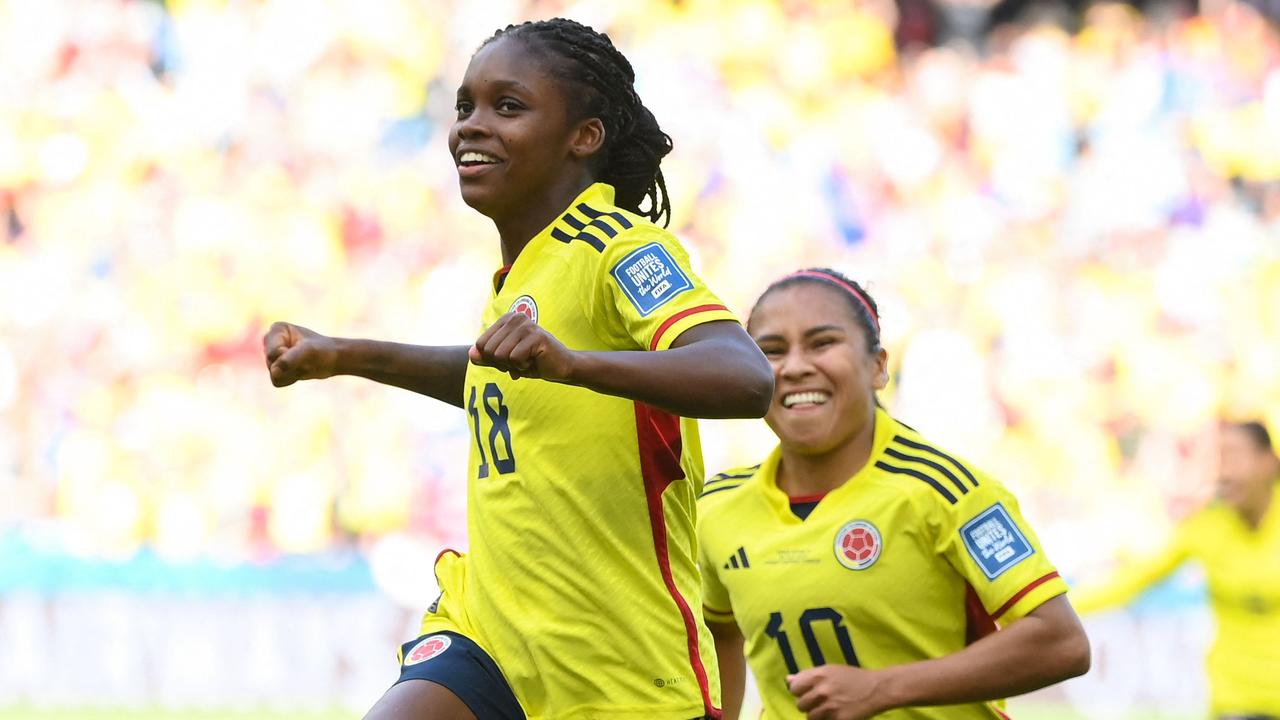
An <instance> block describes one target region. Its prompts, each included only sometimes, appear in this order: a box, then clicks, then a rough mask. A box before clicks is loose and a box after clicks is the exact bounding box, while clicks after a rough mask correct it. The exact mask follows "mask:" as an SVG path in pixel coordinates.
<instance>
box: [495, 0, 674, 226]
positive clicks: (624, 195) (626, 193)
mask: <svg viewBox="0 0 1280 720" xmlns="http://www.w3.org/2000/svg"><path fill="white" fill-rule="evenodd" d="M501 37H513V38H520V39H522V40H525V41H527V42H529V43H530V47H532V48H535V49H538V50H541V51H544V52H546V53H548V54H549V55H552V56H554V57H555V58H556V59H558V60H560V62H554V63H552V69H553V72H554V74H555V75H556V76H557V77H560V78H561V79H564V80H567V81H569V82H572V83H574V84H576V85H579V86H581V87H582V88H583V89H584V90H586V92H585V93H584V94H583V96H584V100H583V106H582V107H580V108H577V110H578V112H579V115H580V117H598V118H600V122H601V123H602V124H603V125H604V130H605V138H604V147H603V148H602V149H601V152H600V158H599V160H597V166H598V168H599V173H600V179H601V180H603V181H604V182H607V183H609V184H610V185H612V186H613V187H614V189H615V190H616V192H617V198H616V202H617V203H618V206H619V207H622V208H625V209H627V210H631V211H632V212H635V213H637V214H639V215H644V216H645V217H648V218H649V219H650V220H652V221H653V222H655V223H659V222H660V223H661V224H663V225H666V224H667V223H669V222H670V221H671V200H670V198H669V197H668V195H667V183H666V180H665V178H663V176H662V170H661V167H660V165H661V163H662V158H664V157H666V155H667V153H669V152H671V148H672V144H671V137H670V136H669V135H667V134H666V133H665V132H663V131H662V128H661V127H659V126H658V120H657V118H655V117H654V116H653V113H652V112H651V111H650V110H649V108H647V107H645V106H644V103H643V102H641V100H640V96H639V95H638V94H637V93H636V89H635V79H636V73H635V70H634V69H633V68H632V67H631V63H630V62H629V61H628V60H627V58H626V57H625V56H624V55H623V54H622V53H621V52H619V51H618V49H617V48H616V47H614V45H613V42H612V41H611V40H610V39H609V36H608V35H606V34H604V33H599V32H596V31H595V30H593V29H591V28H589V27H587V26H586V25H583V24H581V23H577V22H574V21H573V20H567V19H565V18H555V19H552V20H539V21H536V22H526V23H522V24H520V25H508V26H507V27H506V28H504V29H502V30H499V31H498V32H496V33H494V35H493V37H491V38H489V39H488V40H486V41H485V42H484V45H488V44H489V43H491V42H493V41H494V40H497V39H498V38H501ZM484 45H481V47H484ZM646 200H647V201H648V207H647V208H646V209H641V206H642V205H643V204H645V201H646Z"/></svg>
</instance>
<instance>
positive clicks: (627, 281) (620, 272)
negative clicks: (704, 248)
mask: <svg viewBox="0 0 1280 720" xmlns="http://www.w3.org/2000/svg"><path fill="white" fill-rule="evenodd" d="M609 274H611V275H613V279H614V280H617V281H618V287H621V288H622V292H623V293H625V294H626V296H627V299H628V300H630V301H631V304H632V305H634V306H635V308H636V310H637V311H638V312H639V313H640V315H641V317H644V316H647V315H649V313H652V312H653V311H654V310H657V309H658V308H660V307H662V306H663V305H665V304H667V302H669V301H670V300H671V298H673V297H675V296H677V295H679V294H680V293H682V292H684V291H686V290H690V289H692V288H693V282H692V281H690V280H689V276H688V275H686V274H685V273H684V271H683V270H681V269H680V265H679V263H677V262H676V261H675V258H673V257H671V253H670V251H668V250H667V249H666V248H665V247H663V246H662V244H661V243H657V242H652V243H649V244H648V245H645V246H644V247H641V248H638V249H636V250H633V251H632V252H631V253H630V254H628V255H627V256H626V257H624V258H622V260H620V261H618V264H617V265H614V266H613V269H612V270H610V271H609Z"/></svg>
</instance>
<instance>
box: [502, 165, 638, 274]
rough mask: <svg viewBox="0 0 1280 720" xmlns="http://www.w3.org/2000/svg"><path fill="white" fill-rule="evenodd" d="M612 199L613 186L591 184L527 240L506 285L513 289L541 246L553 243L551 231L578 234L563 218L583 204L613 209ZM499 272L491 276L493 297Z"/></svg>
mask: <svg viewBox="0 0 1280 720" xmlns="http://www.w3.org/2000/svg"><path fill="white" fill-rule="evenodd" d="M613 199H614V189H613V186H612V185H610V184H609V183H602V182H598V183H592V184H591V185H590V186H588V187H587V189H586V190H583V191H582V192H581V193H578V197H576V198H574V199H573V200H572V201H571V202H570V203H569V204H568V205H567V206H565V209H564V210H562V211H561V212H560V214H559V215H558V216H556V219H555V220H552V221H551V223H550V224H548V225H547V226H546V227H544V228H542V230H540V231H539V232H538V234H537V235H534V236H533V238H532V239H531V240H529V242H528V244H526V245H525V246H524V249H523V250H521V251H520V254H519V255H518V256H517V257H516V259H515V262H513V263H511V269H510V270H508V271H507V279H506V285H507V286H509V287H515V285H513V281H514V280H516V279H517V276H518V275H519V274H520V270H521V268H523V267H524V266H526V265H530V264H532V263H533V262H535V261H534V258H535V257H536V256H537V255H538V254H539V253H540V252H541V251H542V248H543V246H545V245H546V244H547V243H548V242H553V240H552V239H551V231H552V230H555V229H556V228H560V230H562V231H564V232H567V233H577V232H578V231H577V230H574V229H573V227H572V226H570V225H569V223H567V222H565V219H564V218H565V216H566V215H568V214H569V213H570V212H571V211H572V210H573V209H574V208H576V207H578V206H579V205H581V204H583V203H587V204H594V205H595V206H596V207H600V206H607V207H613V206H614V205H613ZM501 272H502V271H501V270H499V271H498V272H497V273H494V276H493V291H494V294H495V295H496V294H498V292H499V291H498V280H499V277H500V273H501Z"/></svg>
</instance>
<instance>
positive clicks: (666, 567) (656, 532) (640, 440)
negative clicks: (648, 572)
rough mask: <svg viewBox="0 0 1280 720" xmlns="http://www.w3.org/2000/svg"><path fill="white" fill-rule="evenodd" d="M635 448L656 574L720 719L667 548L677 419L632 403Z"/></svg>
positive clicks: (679, 471)
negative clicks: (666, 495)
mask: <svg viewBox="0 0 1280 720" xmlns="http://www.w3.org/2000/svg"><path fill="white" fill-rule="evenodd" d="M635 414H636V444H637V446H638V449H639V452H640V474H641V476H642V477H643V479H644V494H645V500H646V503H647V505H648V508H649V526H650V530H651V532H652V534H653V549H654V553H655V554H656V556H657V561H658V571H659V572H660V573H661V575H662V582H663V583H664V584H665V585H666V586H667V592H668V593H670V595H671V601H672V602H673V603H674V604H675V606H676V609H677V610H678V611H679V613H680V618H681V620H683V622H684V631H685V639H686V640H687V641H688V645H689V665H690V667H691V668H692V669H693V676H694V677H695V678H696V679H697V682H698V689H699V690H700V691H701V693H702V704H703V706H704V708H705V710H706V714H707V715H708V716H709V717H719V716H720V709H719V708H717V707H716V706H715V703H714V702H712V700H711V682H710V680H709V679H708V676H707V669H706V667H705V666H704V665H703V664H702V650H701V648H699V646H698V645H699V643H698V621H697V619H696V618H695V617H694V615H693V610H692V608H690V607H689V603H688V602H687V601H686V600H685V599H684V596H683V595H681V594H680V587H679V586H678V585H676V580H675V576H674V575H673V574H672V571H671V557H670V553H669V549H668V546H667V519H666V512H665V510H664V509H663V502H662V492H663V491H664V490H666V489H667V486H668V485H670V484H671V483H673V482H675V481H676V480H679V479H681V478H683V477H684V476H685V475H684V470H683V468H681V466H680V455H681V451H682V445H683V442H684V440H683V437H682V436H681V434H680V418H679V417H676V416H675V415H672V414H671V413H667V412H663V411H662V410H658V409H657V408H654V407H650V406H648V405H645V404H643V403H639V402H637V403H635Z"/></svg>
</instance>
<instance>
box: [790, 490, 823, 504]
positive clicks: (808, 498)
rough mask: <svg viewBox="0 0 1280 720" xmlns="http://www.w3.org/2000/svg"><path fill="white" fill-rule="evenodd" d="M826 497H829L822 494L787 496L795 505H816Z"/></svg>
mask: <svg viewBox="0 0 1280 720" xmlns="http://www.w3.org/2000/svg"><path fill="white" fill-rule="evenodd" d="M826 496H827V494H826V493H822V494H821V495H795V496H787V500H789V501H790V502H791V503H793V504H794V503H816V502H820V501H821V500H822V498H824V497H826Z"/></svg>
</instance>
